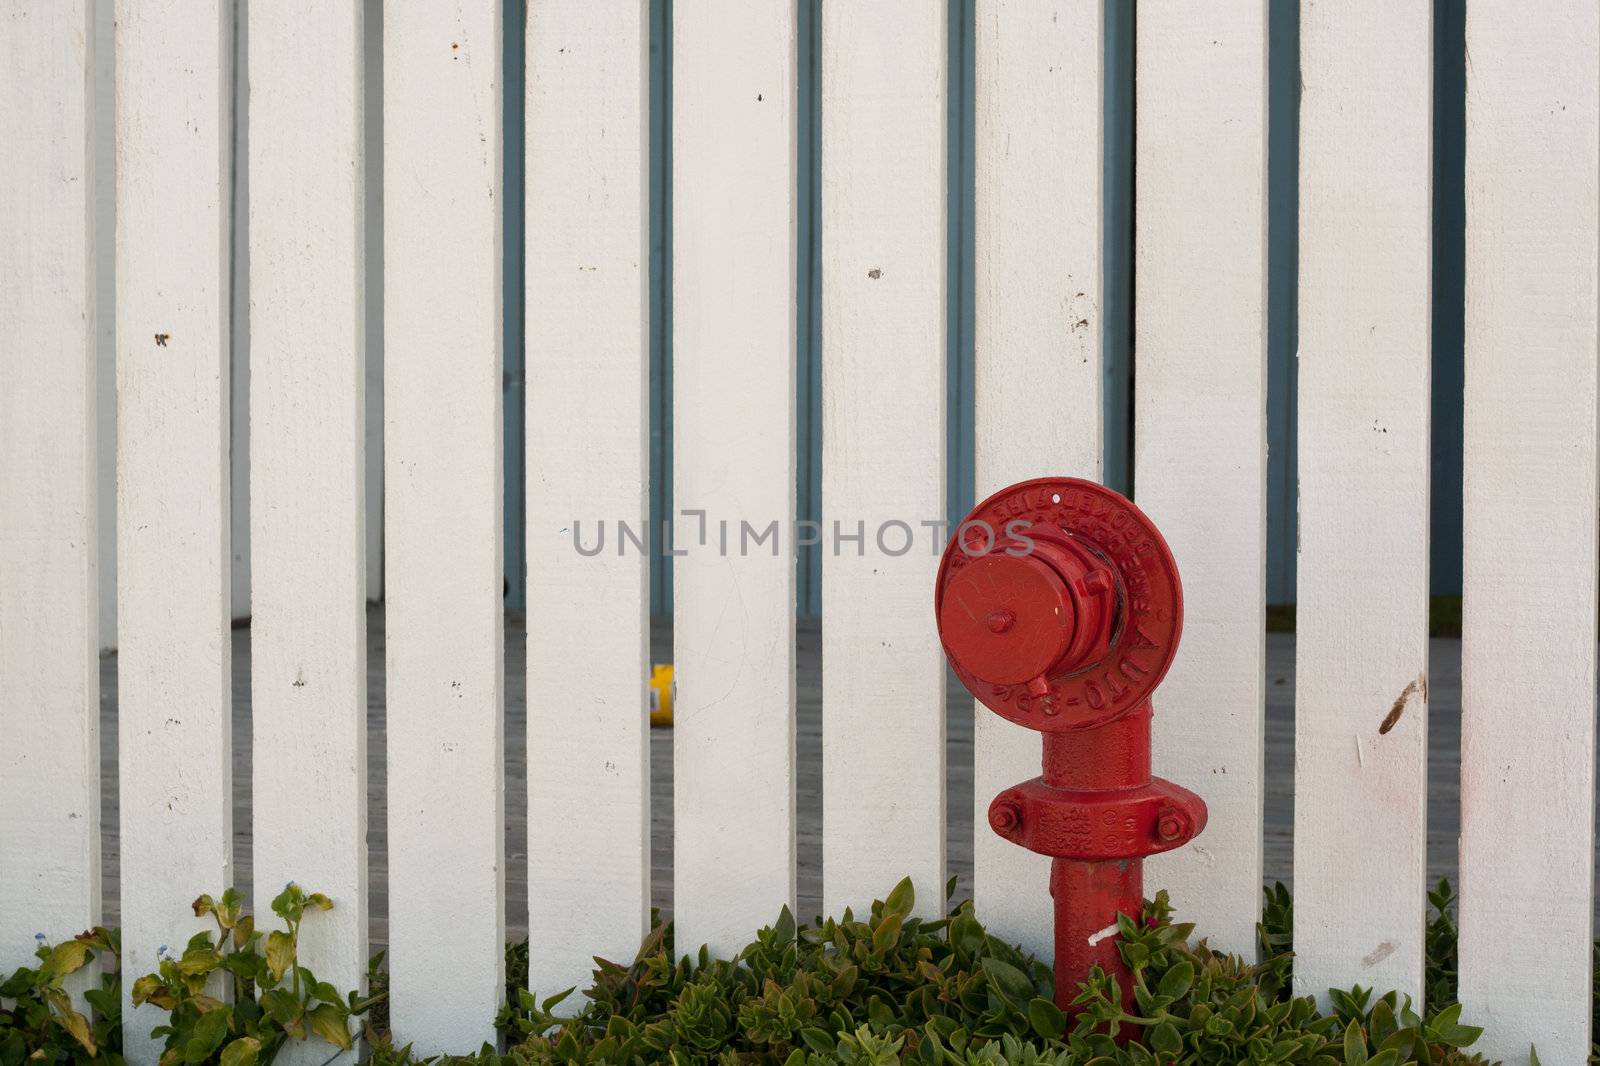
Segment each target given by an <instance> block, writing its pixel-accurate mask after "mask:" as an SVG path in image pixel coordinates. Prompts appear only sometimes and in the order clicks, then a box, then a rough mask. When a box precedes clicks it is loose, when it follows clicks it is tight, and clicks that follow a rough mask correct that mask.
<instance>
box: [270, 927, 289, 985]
mask: <svg viewBox="0 0 1600 1066" xmlns="http://www.w3.org/2000/svg"><path fill="white" fill-rule="evenodd" d="M293 965H294V938H293V937H291V936H290V935H289V934H288V933H286V932H284V931H283V930H282V929H274V930H273V931H272V932H270V933H268V934H267V969H268V970H269V971H271V973H272V976H273V977H275V978H281V977H282V976H283V975H284V974H285V973H286V972H287V971H288V969H289V967H291V966H293Z"/></svg>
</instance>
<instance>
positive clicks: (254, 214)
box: [249, 0, 367, 1062]
mask: <svg viewBox="0 0 1600 1066" xmlns="http://www.w3.org/2000/svg"><path fill="white" fill-rule="evenodd" d="M361 8H362V5H360V4H351V5H337V6H335V7H332V8H330V7H328V6H327V5H325V4H322V3H319V2H317V0H293V2H292V3H291V4H288V5H285V4H275V5H271V6H267V5H262V4H257V5H256V7H255V8H254V9H253V10H252V12H251V25H250V33H249V48H250V56H249V59H250V68H249V69H250V74H249V79H250V100H251V108H250V126H251V128H250V145H249V166H250V170H251V183H250V226H249V244H250V248H249V254H250V282H249V286H250V293H249V299H250V304H249V313H250V342H251V343H250V391H251V398H250V407H251V409H250V463H251V466H250V472H251V482H252V484H251V492H250V521H251V533H252V536H251V545H252V551H251V568H252V581H253V588H252V595H251V626H250V637H251V674H250V681H251V723H252V729H253V731H254V746H253V751H254V755H253V759H252V767H253V770H252V781H251V789H252V797H253V798H252V809H253V818H254V835H253V842H254V865H253V872H254V884H255V894H256V898H255V912H256V914H257V916H258V921H261V922H263V924H265V923H268V922H271V920H272V919H271V917H270V915H271V909H270V904H271V900H272V897H273V896H274V895H276V894H277V893H278V891H279V890H280V889H281V887H282V886H283V885H284V883H285V882H288V881H295V882H298V883H299V884H300V885H301V886H302V887H304V888H305V889H306V890H307V891H318V892H323V893H325V894H327V895H328V896H329V897H330V898H331V899H332V900H333V903H334V909H333V910H332V911H331V912H329V913H327V914H325V915H322V914H319V915H317V916H316V918H315V920H314V921H315V925H314V931H313V927H312V926H308V927H307V933H308V935H307V936H306V937H305V938H304V939H303V940H302V941H301V948H300V954H301V960H302V961H303V962H304V963H305V965H307V966H308V967H310V968H311V969H312V970H313V971H314V972H315V973H316V975H317V976H318V977H319V978H320V979H322V980H325V981H329V982H331V983H332V984H333V985H334V987H336V988H340V989H351V988H360V987H363V984H364V981H365V977H366V971H367V793H366V783H367V774H366V769H367V763H366V758H367V756H366V751H367V691H366V690H367V684H366V676H367V675H366V670H367V644H366V632H367V627H366V564H365V547H366V521H365V517H366V516H365V509H366V508H365V499H364V477H365V435H366V427H365V405H366V396H365V364H364V359H363V356H364V354H365V346H366V345H365V334H366V300H365V288H366V277H365V273H366V264H365V260H366V247H365V243H366V242H365V233H364V228H365V226H364V212H365V192H366V188H365V186H366V177H365V172H364V171H365V164H364V155H365V153H364V151H363V129H362V125H363V124H362V114H363V111H364V107H363V102H362V98H363V77H364V75H363V60H362V48H363V41H362V37H363V27H362V24H363V18H362V11H361ZM290 1050H291V1051H292V1052H293V1053H294V1054H295V1055H296V1058H297V1059H301V1058H302V1056H303V1057H304V1059H303V1061H310V1060H312V1059H315V1061H317V1062H320V1061H321V1060H322V1059H324V1058H326V1057H327V1055H326V1050H327V1049H326V1048H317V1047H313V1046H310V1045H295V1046H294V1047H293V1048H291V1049H290Z"/></svg>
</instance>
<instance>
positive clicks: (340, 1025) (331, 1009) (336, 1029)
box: [307, 1003, 351, 1051]
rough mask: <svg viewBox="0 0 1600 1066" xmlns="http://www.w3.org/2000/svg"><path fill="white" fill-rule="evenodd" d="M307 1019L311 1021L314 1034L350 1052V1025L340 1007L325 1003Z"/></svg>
mask: <svg viewBox="0 0 1600 1066" xmlns="http://www.w3.org/2000/svg"><path fill="white" fill-rule="evenodd" d="M307 1017H308V1018H310V1020H311V1031H312V1032H313V1033H315V1034H316V1035H317V1036H320V1037H321V1038H322V1039H324V1040H326V1041H327V1042H328V1043H330V1044H332V1045H334V1046H335V1047H338V1048H342V1049H344V1050H345V1051H349V1050H350V1046H351V1043H350V1025H349V1023H348V1022H346V1021H345V1017H344V1012H343V1011H341V1010H340V1009H339V1008H338V1007H335V1006H333V1005H332V1004H329V1003H324V1004H323V1005H322V1006H320V1007H318V1008H317V1009H316V1010H314V1011H312V1012H311V1013H310V1014H309V1015H307Z"/></svg>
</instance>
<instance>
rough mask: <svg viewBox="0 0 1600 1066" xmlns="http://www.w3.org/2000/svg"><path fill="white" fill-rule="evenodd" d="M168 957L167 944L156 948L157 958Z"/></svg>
mask: <svg viewBox="0 0 1600 1066" xmlns="http://www.w3.org/2000/svg"><path fill="white" fill-rule="evenodd" d="M166 957H167V945H165V944H162V945H161V946H160V947H158V948H156V958H158V959H164V958H166Z"/></svg>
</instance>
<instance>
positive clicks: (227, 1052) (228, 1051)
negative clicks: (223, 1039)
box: [221, 1036, 261, 1066]
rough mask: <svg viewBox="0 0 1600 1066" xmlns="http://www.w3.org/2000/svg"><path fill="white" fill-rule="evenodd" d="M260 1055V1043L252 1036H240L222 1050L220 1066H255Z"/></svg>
mask: <svg viewBox="0 0 1600 1066" xmlns="http://www.w3.org/2000/svg"><path fill="white" fill-rule="evenodd" d="M260 1053H261V1041H259V1040H257V1039H256V1038H255V1037H253V1036H241V1037H240V1038H239V1039H237V1040H235V1041H233V1042H232V1043H230V1044H229V1045H228V1046H227V1047H225V1048H223V1049H222V1063H221V1066H255V1062H256V1056H257V1055H259V1054H260Z"/></svg>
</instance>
